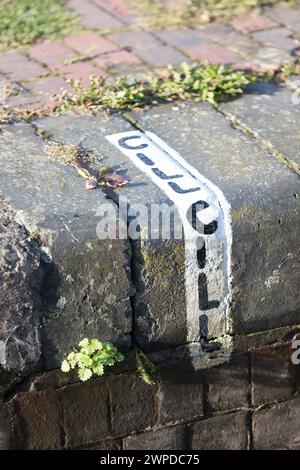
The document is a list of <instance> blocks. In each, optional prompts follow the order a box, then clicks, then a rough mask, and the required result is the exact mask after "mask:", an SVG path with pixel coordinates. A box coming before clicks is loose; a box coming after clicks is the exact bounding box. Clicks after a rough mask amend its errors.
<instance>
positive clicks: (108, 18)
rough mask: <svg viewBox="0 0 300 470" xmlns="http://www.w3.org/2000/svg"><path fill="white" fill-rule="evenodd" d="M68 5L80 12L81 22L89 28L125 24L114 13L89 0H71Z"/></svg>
mask: <svg viewBox="0 0 300 470" xmlns="http://www.w3.org/2000/svg"><path fill="white" fill-rule="evenodd" d="M68 6H69V7H71V8H72V9H73V10H75V11H76V13H78V15H79V16H80V22H81V24H82V25H83V26H86V27H87V28H92V29H103V30H107V29H114V28H120V27H122V26H124V24H123V23H122V22H121V21H119V20H118V19H117V18H115V17H114V16H113V15H110V14H109V13H107V12H105V11H104V10H102V9H100V8H97V7H96V6H95V5H93V4H92V3H90V2H88V1H87V0H70V1H69V2H68Z"/></svg>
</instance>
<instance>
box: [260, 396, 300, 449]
mask: <svg viewBox="0 0 300 470" xmlns="http://www.w3.org/2000/svg"><path fill="white" fill-rule="evenodd" d="M252 420H253V447H254V449H266V450H269V449H284V450H287V449H291V450H299V448H300V400H299V398H296V399H295V400H290V401H288V402H286V403H280V404H278V405H275V406H272V407H271V408H268V409H262V410H258V411H255V412H254V413H253V418H252Z"/></svg>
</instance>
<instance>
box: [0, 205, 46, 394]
mask: <svg viewBox="0 0 300 470" xmlns="http://www.w3.org/2000/svg"><path fill="white" fill-rule="evenodd" d="M0 205H1V207H0V288H1V295H0V311H1V323H0V368H1V369H2V372H1V378H0V386H1V385H2V386H3V387H5V385H6V384H7V385H8V384H9V382H10V380H13V374H19V375H22V374H26V373H28V372H29V371H30V370H32V368H33V367H35V366H36V365H37V363H38V361H39V359H40V356H41V344H40V332H39V321H40V309H41V299H40V295H39V290H40V287H41V283H42V278H43V271H42V268H41V263H40V252H39V250H38V247H37V246H36V245H35V244H34V243H33V242H32V240H31V238H30V235H29V234H28V232H27V231H26V230H25V229H24V227H22V226H20V225H18V224H17V223H16V221H15V213H14V212H13V211H12V210H11V209H10V208H9V205H8V203H7V201H5V200H4V198H1V199H0Z"/></svg>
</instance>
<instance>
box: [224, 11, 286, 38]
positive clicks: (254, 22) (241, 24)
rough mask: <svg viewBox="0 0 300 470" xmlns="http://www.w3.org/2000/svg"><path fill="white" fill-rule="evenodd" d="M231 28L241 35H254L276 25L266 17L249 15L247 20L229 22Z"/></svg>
mask: <svg viewBox="0 0 300 470" xmlns="http://www.w3.org/2000/svg"><path fill="white" fill-rule="evenodd" d="M231 24H232V26H233V27H234V28H235V29H237V30H238V31H242V32H243V33H246V34H247V33H254V32H255V31H261V30H265V29H271V28H275V27H276V26H278V23H275V21H272V20H271V19H270V18H268V17H267V16H262V15H250V16H248V17H247V18H242V19H241V18H234V19H233V20H232V21H231Z"/></svg>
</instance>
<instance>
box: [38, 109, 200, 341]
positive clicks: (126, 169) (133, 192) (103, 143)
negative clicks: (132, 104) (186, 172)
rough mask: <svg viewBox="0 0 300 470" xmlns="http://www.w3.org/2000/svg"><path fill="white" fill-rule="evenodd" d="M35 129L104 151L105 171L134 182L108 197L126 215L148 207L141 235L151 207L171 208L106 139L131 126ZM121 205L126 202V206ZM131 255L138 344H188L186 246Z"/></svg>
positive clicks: (79, 124) (98, 120)
mask: <svg viewBox="0 0 300 470" xmlns="http://www.w3.org/2000/svg"><path fill="white" fill-rule="evenodd" d="M36 125H37V126H38V128H39V129H40V130H41V131H43V132H45V133H46V134H47V135H49V136H52V138H53V139H54V140H56V141H58V142H62V143H66V144H73V145H80V146H81V147H84V148H87V149H90V150H94V151H98V150H99V149H101V155H102V156H103V159H102V161H101V163H103V165H105V166H108V167H112V168H114V169H115V170H116V171H117V172H119V173H120V174H126V175H128V176H129V177H130V178H131V182H130V183H129V184H128V185H127V186H125V187H124V188H122V192H119V193H117V192H115V191H108V192H107V194H108V196H109V198H111V199H113V200H114V201H115V203H116V204H118V205H119V206H120V208H121V207H124V205H125V209H124V210H125V211H127V204H128V207H129V208H130V209H131V210H132V211H134V210H137V209H138V208H140V207H141V206H139V204H143V205H144V208H146V210H147V214H146V218H145V220H144V219H141V220H139V223H140V226H141V233H143V231H144V230H148V228H149V220H150V214H151V210H152V207H153V206H152V204H153V205H155V207H158V208H159V207H162V209H164V208H168V207H169V206H170V205H171V201H170V200H169V198H168V196H167V195H166V194H165V193H164V192H163V191H161V190H160V189H159V188H158V187H157V186H156V185H155V184H154V183H153V182H152V181H151V180H150V179H149V178H148V177H147V176H146V175H144V174H143V173H142V172H141V171H140V170H138V168H137V167H136V166H135V165H134V164H133V163H132V162H131V161H130V160H129V159H128V158H127V157H125V156H124V155H123V154H122V153H121V152H120V151H119V150H118V149H117V148H116V147H114V146H113V145H112V144H111V143H110V142H108V141H107V140H106V139H105V137H106V136H107V135H111V134H114V133H117V132H123V131H124V132H125V131H134V128H133V127H132V125H131V124H129V123H128V122H127V121H125V120H124V119H122V118H120V117H110V118H108V117H107V116H105V115H104V114H103V115H101V116H99V117H91V116H89V117H87V116H86V117H84V116H60V117H58V118H47V119H42V120H38V121H37V122H36ZM83 136H84V138H83ZM122 200H123V201H124V200H125V202H126V203H125V204H124V203H123V205H122ZM135 208H136V209H135ZM121 211H122V209H121ZM132 219H133V217H132V218H130V217H129V218H128V222H129V221H130V220H132ZM171 233H172V232H171ZM131 249H132V258H131V266H132V268H133V271H134V279H133V282H134V286H135V289H136V294H135V295H134V296H133V297H132V299H131V300H132V304H133V308H134V311H135V322H134V335H135V338H136V340H137V341H138V342H139V343H140V344H142V346H143V347H144V348H145V349H154V348H155V349H162V348H164V347H167V346H169V345H173V346H174V345H177V344H181V343H185V342H186V340H187V325H186V324H187V319H186V293H185V253H184V251H185V248H184V241H183V240H180V239H179V240H174V239H170V240H163V239H157V240H155V239H154V240H151V239H147V240H143V239H142V240H131ZM108 264H109V263H108ZM119 276H120V274H118V277H119ZM198 323H199V322H198ZM198 339H199V327H198V330H197V331H196V333H195V340H198Z"/></svg>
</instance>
